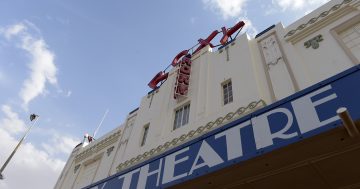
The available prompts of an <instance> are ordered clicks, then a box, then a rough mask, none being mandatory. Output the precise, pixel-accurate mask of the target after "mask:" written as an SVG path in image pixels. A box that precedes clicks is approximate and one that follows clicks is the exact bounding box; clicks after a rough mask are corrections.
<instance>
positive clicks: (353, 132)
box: [336, 107, 360, 137]
mask: <svg viewBox="0 0 360 189" xmlns="http://www.w3.org/2000/svg"><path fill="white" fill-rule="evenodd" d="M336 113H337V114H338V115H339V117H340V118H341V121H342V122H343V124H344V127H345V129H346V131H347V132H348V134H349V135H350V136H351V137H357V136H359V135H360V133H359V130H358V128H357V127H356V125H355V123H354V120H353V119H352V118H351V116H350V114H349V112H348V110H347V109H346V108H345V107H341V108H339V109H338V110H337V111H336Z"/></svg>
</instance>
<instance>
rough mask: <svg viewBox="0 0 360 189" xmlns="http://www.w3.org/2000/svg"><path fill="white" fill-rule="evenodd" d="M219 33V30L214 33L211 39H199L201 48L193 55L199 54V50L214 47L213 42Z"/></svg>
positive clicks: (210, 36)
mask: <svg viewBox="0 0 360 189" xmlns="http://www.w3.org/2000/svg"><path fill="white" fill-rule="evenodd" d="M218 33H219V32H218V31H217V30H215V31H213V32H212V33H211V34H210V35H209V37H207V38H206V39H205V40H204V39H201V38H200V39H199V40H198V41H199V43H200V46H199V47H198V48H197V49H196V50H195V51H194V53H193V54H195V53H197V52H198V51H199V50H201V49H202V48H204V47H206V46H207V45H210V47H211V48H213V47H214V45H213V44H211V43H210V42H211V40H213V39H214V37H215V36H216V35H217V34H218Z"/></svg>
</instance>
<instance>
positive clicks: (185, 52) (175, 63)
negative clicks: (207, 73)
mask: <svg viewBox="0 0 360 189" xmlns="http://www.w3.org/2000/svg"><path fill="white" fill-rule="evenodd" d="M188 52H189V51H188V50H183V51H181V52H180V53H179V54H178V55H176V56H175V58H174V60H173V61H172V63H171V65H172V66H174V67H175V66H176V65H177V63H178V61H179V60H180V58H181V57H183V56H185V55H187V54H188Z"/></svg>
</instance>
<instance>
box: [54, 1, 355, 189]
mask: <svg viewBox="0 0 360 189" xmlns="http://www.w3.org/2000/svg"><path fill="white" fill-rule="evenodd" d="M242 27H244V22H242V21H240V22H239V23H236V24H234V25H233V26H226V27H223V28H214V31H213V32H212V31H209V36H199V37H201V39H199V42H198V44H197V45H196V46H194V47H192V48H189V49H185V50H184V49H179V52H180V53H178V52H174V57H175V58H174V60H173V61H172V62H169V64H171V65H170V67H169V69H167V70H166V71H161V72H159V73H154V78H153V79H151V78H149V87H150V88H149V91H150V92H149V93H148V94H145V95H144V97H143V98H142V99H141V102H140V106H139V108H137V109H135V110H133V111H131V112H130V113H129V114H128V116H127V118H126V120H124V122H123V124H121V125H120V126H118V127H116V128H115V129H114V130H113V131H111V132H109V133H107V134H106V135H105V136H102V137H101V138H98V139H97V140H94V141H91V142H90V143H89V141H88V140H87V139H86V140H84V142H83V143H81V144H79V145H78V146H77V147H75V148H74V150H73V151H72V153H71V154H70V157H69V159H68V161H67V163H66V165H65V167H64V169H63V171H62V173H61V175H60V177H59V179H58V181H57V183H56V185H55V189H80V188H86V189H129V188H131V189H144V188H147V189H152V188H174V189H203V188H205V189H206V188H214V189H230V188H240V189H258V188H259V189H262V188H264V189H265V188H266V189H268V188H286V189H289V188H291V189H293V188H299V189H303V188H344V189H345V188H347V189H350V188H360V134H359V129H360V66H359V61H360V0H332V1H329V2H328V3H327V4H325V5H323V6H321V7H319V8H318V9H316V10H314V11H313V12H311V13H309V14H308V15H306V16H304V17H303V18H301V19H299V20H297V21H296V22H294V23H292V24H291V25H289V26H287V27H284V26H283V25H282V24H281V23H278V24H275V25H273V26H270V27H269V28H267V29H266V30H264V31H263V32H261V33H259V34H257V35H256V37H253V38H251V37H249V36H248V35H247V34H246V33H239V32H240V31H241V29H242ZM195 43H197V42H194V44H195ZM191 45H193V44H189V46H191ZM159 70H162V69H161V68H159Z"/></svg>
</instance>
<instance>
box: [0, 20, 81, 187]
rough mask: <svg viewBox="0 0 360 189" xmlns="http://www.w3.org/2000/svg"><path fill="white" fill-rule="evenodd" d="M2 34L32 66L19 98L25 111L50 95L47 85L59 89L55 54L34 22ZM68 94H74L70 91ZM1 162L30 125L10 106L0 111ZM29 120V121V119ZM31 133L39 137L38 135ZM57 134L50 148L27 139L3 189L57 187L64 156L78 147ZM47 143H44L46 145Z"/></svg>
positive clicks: (1, 183) (49, 139) (0, 184)
mask: <svg viewBox="0 0 360 189" xmlns="http://www.w3.org/2000/svg"><path fill="white" fill-rule="evenodd" d="M0 35H1V36H3V37H5V38H6V39H7V40H9V41H11V42H14V43H15V44H16V46H17V47H19V48H21V49H22V50H24V51H26V52H27V53H28V54H29V55H30V57H31V61H30V63H29V64H28V67H29V71H30V74H29V77H28V78H27V79H26V80H25V81H24V83H23V86H22V88H21V89H20V92H19V96H20V100H21V104H22V106H23V108H24V109H27V106H28V104H29V103H30V102H31V101H32V100H33V99H35V98H36V97H37V96H39V95H41V94H44V93H45V92H46V84H47V83H49V84H52V85H55V86H57V78H56V73H57V68H56V65H55V63H54V57H55V55H54V53H53V52H51V51H50V50H49V48H48V46H47V44H46V42H45V40H44V39H43V38H42V37H38V36H41V33H40V30H39V29H38V28H36V26H35V25H33V24H32V23H30V22H27V21H24V22H22V23H18V24H15V25H12V26H8V27H4V28H1V27H0ZM67 95H71V92H69V93H68V94H67ZM0 113H1V114H0V115H2V117H0V139H1V141H2V142H0V149H1V150H0V163H1V164H2V163H4V162H5V160H6V159H7V158H8V156H9V155H10V153H11V151H12V150H13V149H14V147H15V146H16V145H17V143H18V141H19V137H21V136H22V134H24V132H25V131H26V129H27V127H26V123H25V122H24V121H22V120H23V119H22V118H21V117H20V116H19V114H18V113H17V112H16V111H14V109H13V107H11V106H9V105H2V106H1V110H0ZM26 120H27V119H26ZM30 134H36V133H34V132H32V133H30ZM60 136H61V135H60V134H59V133H56V131H54V132H51V133H46V132H45V134H44V136H43V137H44V141H45V142H46V143H47V144H49V145H50V146H49V147H48V149H45V148H41V147H37V146H35V145H33V144H31V143H29V142H27V141H26V140H25V141H24V142H23V144H22V145H21V147H20V148H19V150H18V151H17V153H16V154H15V156H14V157H13V159H12V160H11V161H10V163H9V164H8V166H7V167H6V169H5V171H4V172H3V175H4V176H5V180H1V181H0V188H1V189H14V188H16V189H23V188H37V189H48V188H53V187H54V185H55V183H56V180H57V179H58V177H59V174H60V172H61V170H62V168H63V166H64V164H65V161H64V160H62V159H61V158H60V157H61V156H60V155H65V156H68V154H69V153H70V152H71V150H72V149H73V148H74V147H75V145H76V140H75V139H73V138H71V137H69V136H67V137H60ZM45 142H44V143H45Z"/></svg>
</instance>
